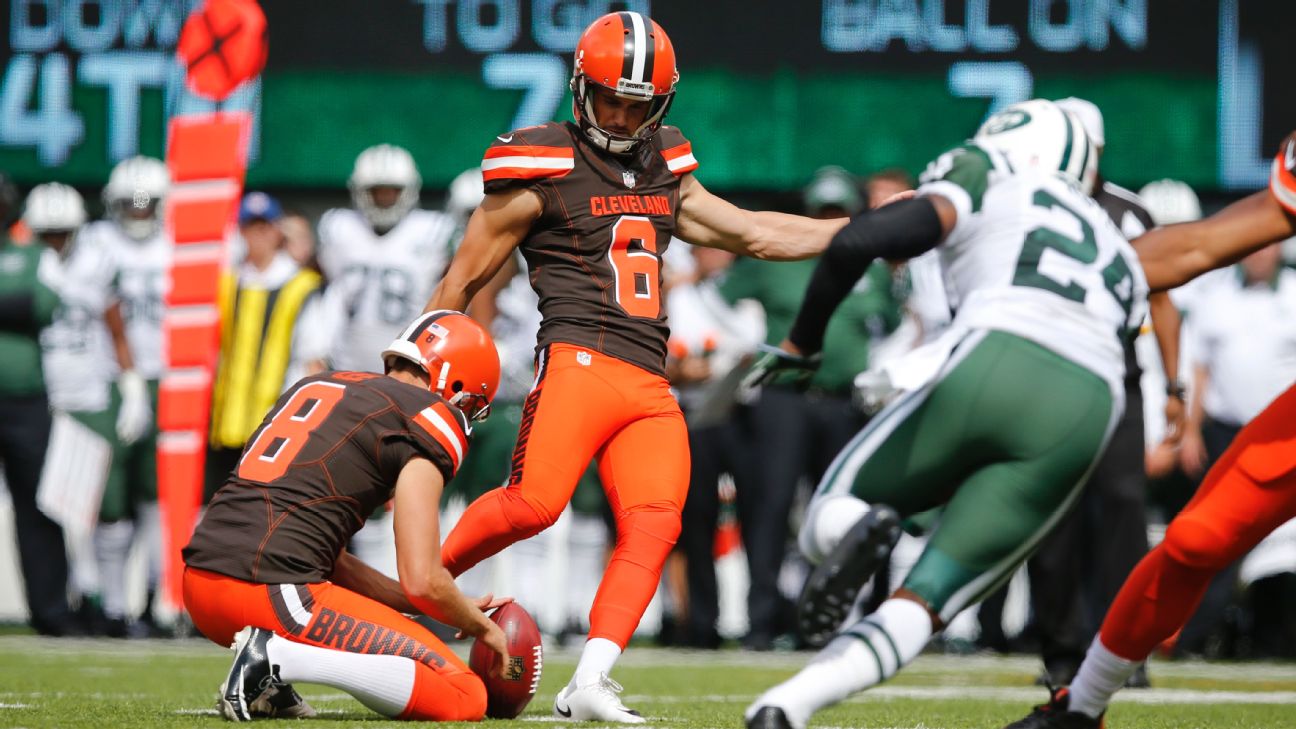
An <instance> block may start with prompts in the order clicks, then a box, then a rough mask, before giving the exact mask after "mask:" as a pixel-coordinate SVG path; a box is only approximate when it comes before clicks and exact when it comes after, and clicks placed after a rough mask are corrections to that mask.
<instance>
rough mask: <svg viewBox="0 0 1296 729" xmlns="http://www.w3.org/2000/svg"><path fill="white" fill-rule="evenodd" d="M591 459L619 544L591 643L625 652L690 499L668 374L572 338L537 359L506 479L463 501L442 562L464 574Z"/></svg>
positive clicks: (530, 519) (555, 497)
mask: <svg viewBox="0 0 1296 729" xmlns="http://www.w3.org/2000/svg"><path fill="white" fill-rule="evenodd" d="M591 458H597V459H598V465H599V478H600V480H601V481H602V483H603V490H604V491H605V492H606V493H607V497H608V502H609V503H610V504H611V506H612V513H613V515H615V517H616V524H617V540H616V547H615V548H614V549H613V552H612V559H611V561H610V562H609V563H608V567H607V572H606V573H605V574H604V576H603V581H602V583H600V585H599V590H598V593H597V594H596V595H595V597H594V605H593V607H592V608H591V610H590V633H589V637H590V638H606V639H607V640H611V641H612V642H614V643H616V644H617V645H619V646H621V647H622V648H624V647H625V645H626V643H627V642H629V640H630V636H631V635H632V634H633V633H634V630H635V628H636V627H637V626H638V625H639V619H640V618H641V617H643V612H644V609H645V608H647V607H648V602H649V601H650V600H652V596H653V594H654V593H655V592H656V591H657V583H658V580H659V578H660V576H661V569H662V565H663V564H664V563H665V561H666V556H667V555H668V554H669V553H670V550H671V547H673V546H674V544H675V540H676V539H677V538H678V537H679V531H680V510H681V509H682V508H683V506H684V500H685V498H686V497H687V495H688V482H689V451H688V430H687V428H686V427H685V425H684V415H683V414H682V413H681V412H680V409H679V403H678V402H676V400H675V397H674V395H672V394H671V391H670V385H669V384H667V382H666V380H665V378H663V377H661V376H659V375H655V374H652V373H651V372H648V371H647V370H644V369H642V368H640V367H637V366H635V365H632V364H630V363H628V362H624V361H622V360H619V359H616V358H615V357H610V356H607V355H604V354H600V353H598V352H594V351H591V350H589V349H585V348H583V347H579V346H576V345H572V344H553V345H549V346H547V347H545V348H543V349H541V350H540V352H539V354H538V355H537V356H536V382H535V385H534V387H533V388H532V390H531V393H530V394H529V395H528V396H527V399H526V402H525V404H524V405H523V409H522V426H521V428H520V429H519V431H518V440H517V445H516V446H515V447H514V451H513V463H512V468H511V473H510V476H509V482H508V484H506V485H505V486H503V487H501V488H498V489H495V490H493V491H489V492H487V493H486V494H483V495H482V496H481V497H480V498H478V499H477V500H476V501H474V502H473V503H472V504H471V505H469V507H468V509H467V510H466V511H465V512H464V515H463V517H462V518H461V519H460V520H459V523H458V524H456V525H455V528H454V529H453V530H452V531H451V532H450V535H449V536H447V537H446V540H445V543H444V544H443V545H442V547H441V560H442V563H443V564H445V566H446V568H447V569H449V570H450V573H451V574H454V575H459V574H461V573H463V572H464V570H467V569H468V568H470V567H472V566H473V565H475V564H477V563H478V562H480V561H482V560H483V559H486V558H487V557H490V556H491V555H493V554H495V553H497V552H499V551H500V550H502V549H504V548H505V547H507V546H508V545H510V544H512V543H514V542H516V541H519V540H522V539H526V538H528V537H531V536H534V535H536V534H539V533H540V532H541V531H543V530H544V529H546V528H547V527H549V526H550V525H552V524H553V523H554V521H556V520H557V519H558V517H559V516H560V515H561V514H562V512H563V509H565V508H566V507H567V503H568V502H569V501H570V500H571V496H572V493H573V492H574V491H575V490H576V482H577V480H578V479H579V478H580V476H581V474H582V473H584V471H585V468H586V466H588V465H589V462H590V459H591Z"/></svg>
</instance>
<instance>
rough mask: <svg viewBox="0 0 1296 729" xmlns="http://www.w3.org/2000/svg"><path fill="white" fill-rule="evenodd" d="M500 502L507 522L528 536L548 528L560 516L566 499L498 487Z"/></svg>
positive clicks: (565, 504)
mask: <svg viewBox="0 0 1296 729" xmlns="http://www.w3.org/2000/svg"><path fill="white" fill-rule="evenodd" d="M499 494H500V504H501V506H502V507H503V509H504V513H505V515H506V516H507V518H508V520H509V523H510V524H512V525H513V527H514V528H515V529H517V530H518V531H520V532H525V533H526V535H527V536H528V537H533V536H535V535H537V534H539V533H540V532H542V531H544V530H546V529H548V528H549V527H551V526H553V525H554V522H556V521H558V517H560V516H562V513H563V510H564V509H566V508H567V501H566V500H562V499H556V498H548V497H546V496H538V495H527V494H523V493H522V492H521V490H520V489H517V488H509V487H504V488H501V489H499Z"/></svg>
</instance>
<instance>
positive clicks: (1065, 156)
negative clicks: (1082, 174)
mask: <svg viewBox="0 0 1296 729" xmlns="http://www.w3.org/2000/svg"><path fill="white" fill-rule="evenodd" d="M1058 111H1061V110H1060V109H1059V110H1058ZM1061 113H1062V126H1064V127H1066V147H1064V148H1063V149H1062V163H1061V164H1059V165H1058V169H1059V170H1061V171H1062V172H1066V171H1068V169H1069V168H1070V167H1071V164H1070V162H1071V142H1072V131H1071V115H1070V114H1068V113H1066V112H1065V111H1062V112H1061Z"/></svg>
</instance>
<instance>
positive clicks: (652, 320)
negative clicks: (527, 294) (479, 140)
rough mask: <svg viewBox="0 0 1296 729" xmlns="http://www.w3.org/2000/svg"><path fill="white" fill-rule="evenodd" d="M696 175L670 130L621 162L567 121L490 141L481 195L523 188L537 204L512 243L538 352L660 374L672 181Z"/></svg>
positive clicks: (685, 147) (684, 144) (675, 195)
mask: <svg viewBox="0 0 1296 729" xmlns="http://www.w3.org/2000/svg"><path fill="white" fill-rule="evenodd" d="M696 168H697V161H696V160H695V159H694V157H693V151H692V147H691V146H690V145H689V142H688V140H686V139H685V138H684V136H683V135H682V134H680V131H679V130H678V129H676V128H675V127H662V128H661V130H660V131H659V132H658V133H657V134H656V135H654V136H653V138H652V139H651V140H649V141H648V142H646V143H644V144H641V145H639V146H638V147H637V148H636V150H635V151H634V152H633V153H631V154H628V155H616V154H611V153H608V152H604V151H602V150H599V149H596V148H595V147H594V146H593V145H591V144H590V143H589V141H588V140H587V139H586V137H585V135H584V134H582V133H581V132H580V129H579V128H577V127H576V126H575V125H574V124H571V123H570V122H568V123H562V124H559V123H548V124H541V125H540V126H535V127H527V128H525V129H518V130H515V131H513V132H510V133H509V134H504V135H501V136H499V137H496V140H495V143H494V144H492V145H491V146H490V148H489V149H487V150H486V154H485V157H484V159H483V160H482V175H483V177H484V178H485V187H486V192H487V193H496V192H502V191H504V190H509V189H516V188H521V187H526V188H530V189H532V190H534V191H535V192H536V193H537V194H538V195H539V196H540V199H541V200H542V202H543V205H544V211H543V212H542V213H541V215H540V219H539V220H537V221H536V223H535V224H534V225H533V226H532V227H531V231H530V233H529V234H528V235H527V237H526V239H525V240H524V241H523V242H522V245H521V250H522V255H523V256H525V257H526V261H527V265H528V267H529V269H530V276H531V285H532V287H534V288H535V291H536V294H537V295H538V296H539V297H540V313H541V315H542V317H543V321H542V323H541V324H540V334H539V337H538V346H540V347H543V346H545V345H548V344H552V343H554V342H567V343H569V344H575V345H578V346H581V347H589V348H590V349H593V350H595V351H598V352H602V353H604V354H607V355H609V356H612V357H616V358H618V359H622V360H625V361H627V362H630V363H632V364H635V365H638V366H639V367H643V368H644V369H646V370H648V371H650V372H655V373H657V374H664V373H665V362H666V338H667V335H668V334H669V330H668V329H667V327H666V311H665V307H663V305H662V300H661V257H662V254H663V253H665V251H666V246H667V245H669V244H670V240H671V235H672V234H673V233H674V231H675V220H676V216H677V215H678V213H679V186H680V177H681V176H682V175H684V174H685V173H687V172H691V171H692V170H694V169H696Z"/></svg>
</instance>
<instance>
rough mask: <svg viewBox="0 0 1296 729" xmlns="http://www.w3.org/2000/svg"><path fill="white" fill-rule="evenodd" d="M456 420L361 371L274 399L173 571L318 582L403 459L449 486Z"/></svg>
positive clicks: (458, 447) (444, 406)
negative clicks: (422, 461)
mask: <svg viewBox="0 0 1296 729" xmlns="http://www.w3.org/2000/svg"><path fill="white" fill-rule="evenodd" d="M468 432H469V426H468V421H467V419H466V418H465V417H464V415H463V413H462V412H461V411H460V410H459V409H458V408H456V407H453V406H452V405H450V404H448V403H447V402H446V401H445V400H444V399H442V398H441V397H440V396H439V395H437V394H435V393H433V392H431V391H429V390H427V389H424V388H421V387H415V386H414V385H409V384H406V383H403V382H399V381H397V380H395V379H392V378H390V377H386V376H383V375H375V374H371V373H366V372H327V373H323V374H320V375H315V376H312V377H307V378H304V379H302V380H301V381H299V382H298V383H297V384H296V385H293V386H292V387H290V388H289V389H288V390H287V392H285V393H284V394H283V396H282V397H280V398H279V401H278V402H277V403H276V404H275V406H274V408H273V409H271V411H270V413H269V414H268V415H267V416H266V419H265V420H264V421H263V422H262V423H261V427H259V428H258V429H257V430H256V431H255V432H254V433H253V434H252V437H251V438H250V439H249V440H248V445H247V447H246V448H245V449H244V450H243V456H242V458H240V459H239V465H238V467H237V468H236V469H235V470H234V472H233V473H232V474H230V478H229V480H228V481H226V483H225V485H224V486H223V487H221V489H220V491H218V492H216V496H215V497H213V498H212V502H211V504H210V505H209V506H208V507H207V512H206V514H205V515H204V516H203V519H202V521H201V522H199V524H198V527H197V529H195V530H194V535H193V539H192V540H191V541H190V542H189V545H188V546H187V547H185V548H184V560H185V564H187V565H190V566H191V567H197V568H198V569H204V570H208V571H210V572H217V573H220V574H223V575H227V576H229V577H234V578H237V579H240V580H247V581H249V582H259V583H267V584H280V583H295V584H301V583H307V582H319V581H321V580H324V579H327V578H328V577H329V575H331V574H332V573H333V565H334V562H335V560H336V559H337V557H338V555H339V554H340V553H341V551H342V549H343V548H344V547H345V546H346V544H347V542H348V541H349V540H350V539H351V535H353V534H355V533H356V532H357V531H358V530H359V529H360V527H361V526H363V525H364V522H365V519H366V518H367V517H368V516H369V515H370V514H372V513H373V512H374V510H375V509H377V508H379V507H381V506H382V505H383V504H385V503H386V502H387V501H389V500H390V499H391V497H392V492H393V490H394V489H395V487H396V478H397V476H398V475H400V471H401V469H402V468H404V466H405V464H406V463H408V462H409V461H410V459H413V458H426V459H428V460H430V461H432V463H434V464H436V466H437V468H439V469H440V470H441V473H442V475H443V476H444V477H445V479H446V480H447V481H449V480H450V479H451V478H452V477H453V476H454V474H455V471H456V470H458V468H459V464H460V462H462V461H463V457H464V454H465V453H466V451H467V448H468V436H467V433H468Z"/></svg>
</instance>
